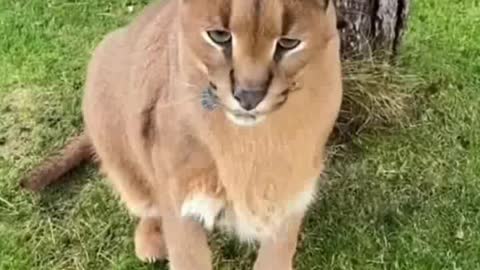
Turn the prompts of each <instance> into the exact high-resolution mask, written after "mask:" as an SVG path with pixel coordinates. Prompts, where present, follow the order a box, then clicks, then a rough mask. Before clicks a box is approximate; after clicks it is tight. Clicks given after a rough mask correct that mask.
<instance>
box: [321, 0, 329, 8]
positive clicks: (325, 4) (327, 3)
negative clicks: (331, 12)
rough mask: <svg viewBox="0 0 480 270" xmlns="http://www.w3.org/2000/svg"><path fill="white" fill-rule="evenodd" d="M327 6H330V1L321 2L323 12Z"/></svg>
mask: <svg viewBox="0 0 480 270" xmlns="http://www.w3.org/2000/svg"><path fill="white" fill-rule="evenodd" d="M329 5H330V0H323V9H324V10H327V8H328V6H329Z"/></svg>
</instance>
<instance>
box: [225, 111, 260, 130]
mask: <svg viewBox="0 0 480 270" xmlns="http://www.w3.org/2000/svg"><path fill="white" fill-rule="evenodd" d="M225 114H226V115H227V117H228V119H229V120H230V121H232V122H233V123H234V124H236V125H238V126H245V127H252V126H256V125H258V124H260V123H261V122H263V121H264V120H265V118H266V115H265V114H258V113H245V112H239V111H231V110H225Z"/></svg>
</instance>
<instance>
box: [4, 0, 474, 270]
mask: <svg viewBox="0 0 480 270" xmlns="http://www.w3.org/2000/svg"><path fill="white" fill-rule="evenodd" d="M145 2H147V1H133V0H130V1H127V0H119V1H113V0H108V1H107V0H105V1H67V0H31V1H15V0H0V36H1V37H2V38H1V39H0V62H1V65H0V239H1V240H0V269H9V270H10V269H49V270H50V269H62V270H63V269H164V268H162V267H163V266H161V265H154V266H149V265H144V264H141V263H139V262H138V261H137V260H136V258H135V257H134V255H133V243H132V237H131V235H132V232H133V225H134V220H133V219H132V218H130V217H129V216H128V214H127V213H126V211H125V210H124V209H123V208H122V207H121V206H120V205H119V203H118V201H117V200H115V198H114V197H113V196H112V194H111V192H110V190H109V189H108V187H107V186H106V185H105V184H104V182H102V181H100V180H101V179H100V177H99V176H98V175H97V173H96V170H95V168H91V167H88V168H85V169H83V170H81V171H80V172H77V173H75V174H74V176H73V178H74V179H75V180H76V181H72V182H71V183H68V184H65V185H61V186H59V187H55V188H53V189H52V190H50V191H47V192H46V194H44V195H42V196H38V195H32V194H27V193H23V192H21V191H19V189H18V188H17V183H18V182H17V181H18V179H19V177H20V176H21V175H23V173H24V172H25V170H27V169H29V168H31V166H33V165H34V164H36V163H37V162H38V161H40V160H41V159H42V157H44V156H45V155H46V154H47V153H49V152H50V151H52V150H53V149H56V148H57V147H59V146H61V145H62V143H63V142H64V141H65V140H66V139H67V138H68V137H69V136H70V135H71V134H73V133H75V131H77V130H78V129H79V128H80V127H81V115H80V101H81V92H82V91H81V90H82V85H83V79H84V71H85V65H86V63H87V60H88V57H89V54H90V52H91V51H92V49H93V48H94V46H95V45H96V44H97V42H98V41H99V40H100V38H101V37H102V35H103V34H105V33H107V32H108V31H110V30H111V29H113V28H115V27H117V26H119V25H122V24H124V23H126V22H127V21H128V20H129V19H130V18H131V16H132V13H131V12H130V11H129V6H133V7H134V10H135V11H137V10H138V9H139V8H140V7H141V6H142V5H144V4H145ZM413 13H414V14H413V17H412V18H411V21H410V31H409V33H408V35H407V40H406V43H405V47H404V50H403V54H402V59H401V63H402V64H401V70H400V71H399V70H398V69H390V68H388V67H387V71H386V72H387V74H397V73H401V74H413V75H415V76H416V77H418V78H421V81H422V83H421V84H416V85H415V87H414V88H412V89H404V90H402V89H397V88H393V90H392V91H395V93H399V94H401V95H400V96H399V97H400V99H393V102H394V103H391V101H392V99H384V98H382V96H379V95H376V94H371V93H372V92H366V96H365V95H362V96H361V97H359V98H353V99H351V100H350V101H351V102H357V103H361V104H366V106H365V107H358V108H360V111H359V113H354V114H352V116H358V115H360V116H362V117H363V116H367V117H364V118H361V119H360V122H358V121H357V122H355V123H366V125H360V128H356V129H355V131H356V132H355V134H354V135H355V136H353V137H352V138H351V142H350V143H348V144H344V145H342V144H340V145H337V149H340V150H338V151H337V155H336V156H335V158H334V159H333V160H332V161H331V164H330V166H329V169H328V172H327V175H328V179H329V181H328V182H327V183H326V185H325V186H324V188H323V189H322V196H321V198H320V199H319V201H318V202H317V203H316V205H315V206H314V207H313V208H312V211H311V212H310V213H309V216H308V218H307V220H306V223H305V230H304V233H303V235H302V239H303V241H302V242H301V245H300V247H299V254H298V258H297V263H298V269H300V270H301V269H313V270H315V269H335V270H337V269H338V270H347V269H382V270H383V269H409V270H411V269H419V270H423V269H435V270H436V269H452V270H460V269H462V270H474V269H480V256H479V254H480V132H479V131H480V111H479V109H478V108H479V107H480V95H479V94H478V93H479V92H478V91H479V89H478V88H479V85H480V27H478V25H480V3H479V2H478V1H476V0H463V1H461V0H458V1H446V0H422V1H415V3H414V6H413ZM377 72H378V73H375V72H372V70H370V71H368V72H366V71H365V72H364V74H363V75H362V72H357V73H355V74H359V75H362V76H366V78H367V79H366V80H363V81H364V82H365V84H362V85H360V86H359V87H363V88H365V89H370V88H371V87H370V86H371V85H372V84H371V82H373V81H376V80H377V79H378V78H379V77H378V76H377V75H378V74H385V70H380V71H379V70H377ZM375 74H377V75H375ZM355 76H356V75H355ZM402 76H403V75H402ZM387 77H390V78H391V77H392V76H390V75H389V76H387ZM350 78H352V77H350ZM395 78H397V77H395ZM398 78H400V77H398ZM402 78H403V79H402V81H401V83H398V84H397V83H395V84H393V83H391V84H390V83H389V84H387V85H388V86H389V89H391V86H392V85H394V86H395V85H403V84H402V83H403V82H405V78H406V77H402ZM406 79H407V80H408V78H406ZM352 82H355V81H354V80H353V81H352ZM383 82H385V81H383ZM387 82H389V81H388V80H387ZM390 82H391V81H390ZM394 82H397V81H394ZM374 85H378V84H374ZM408 85H411V84H408ZM368 93H370V94H368ZM381 93H386V92H381ZM395 96H398V95H395ZM351 97H354V96H353V95H352V96H351ZM402 97H407V98H406V99H403V98H402ZM363 98H366V99H365V100H364V99H363ZM363 100H364V101H365V102H367V103H365V102H364V101H363ZM412 104H413V105H414V106H406V105H412ZM378 105H380V106H378ZM372 106H373V107H372ZM385 106H387V107H388V106H391V107H392V108H397V109H399V110H396V111H395V110H393V112H395V114H389V113H391V112H392V110H386V111H385V112H383V114H382V113H380V114H379V113H378V110H380V109H382V108H387V107H385ZM405 106H406V107H405ZM362 108H363V109H362ZM404 108H409V109H413V110H411V111H409V114H408V115H409V118H408V121H403V120H401V121H391V120H392V117H393V119H394V120H395V119H397V118H396V117H394V116H396V115H397V116H399V117H400V118H402V117H403V116H404V114H402V113H400V114H398V113H399V112H403V109H404ZM365 113H366V114H365ZM385 113H386V114H385ZM369 116H373V118H372V117H369ZM377 116H379V117H377ZM384 120H388V121H387V123H385V121H384ZM378 123H380V124H381V125H378ZM384 124H388V125H386V126H385V125H384ZM386 127H387V128H386ZM360 131H361V132H360ZM221 238H222V237H219V239H218V238H217V239H214V240H213V242H214V246H216V249H217V250H222V252H217V253H216V256H215V262H216V264H217V265H218V266H219V268H221V269H248V264H249V262H251V260H252V256H253V253H252V251H251V250H249V249H248V248H246V247H242V246H239V245H237V244H235V242H232V241H225V239H221Z"/></svg>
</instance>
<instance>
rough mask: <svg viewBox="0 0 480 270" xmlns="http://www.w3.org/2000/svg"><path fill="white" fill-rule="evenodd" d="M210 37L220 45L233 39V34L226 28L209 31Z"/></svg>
mask: <svg viewBox="0 0 480 270" xmlns="http://www.w3.org/2000/svg"><path fill="white" fill-rule="evenodd" d="M207 34H208V37H209V38H210V39H211V40H212V41H213V42H215V43H217V44H219V45H222V46H224V45H226V44H228V43H230V41H231V40H232V34H231V33H230V32H228V31H224V30H212V31H207Z"/></svg>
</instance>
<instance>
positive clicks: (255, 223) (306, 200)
mask: <svg viewBox="0 0 480 270" xmlns="http://www.w3.org/2000/svg"><path fill="white" fill-rule="evenodd" d="M302 182H304V183H305V184H304V185H303V186H302V188H298V189H297V190H285V191H286V192H284V188H285V187H283V186H274V184H270V185H268V186H266V188H257V189H249V190H243V191H242V190H238V193H237V192H236V193H235V194H234V195H233V196H229V194H231V191H229V193H227V195H226V196H225V197H223V196H222V197H219V196H215V195H213V194H207V193H196V194H193V195H192V196H189V197H188V199H186V200H185V201H184V203H183V205H182V216H184V217H187V218H194V219H196V220H197V221H199V222H201V223H202V224H203V225H204V227H205V228H206V229H209V230H211V229H213V228H215V227H216V228H219V229H221V230H224V231H228V232H231V233H233V234H235V235H237V236H238V237H239V238H240V239H241V240H244V241H254V240H259V239H263V238H268V237H273V235H274V234H275V232H276V231H278V230H280V229H281V228H280V227H281V226H282V224H284V223H285V221H286V220H287V219H288V218H289V217H291V216H293V215H296V214H303V213H304V212H305V211H306V210H307V209H308V207H309V205H310V204H311V203H312V202H313V200H314V198H315V194H316V183H317V180H316V178H312V179H308V181H302ZM279 190H282V192H277V191H279ZM287 194H288V196H287Z"/></svg>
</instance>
